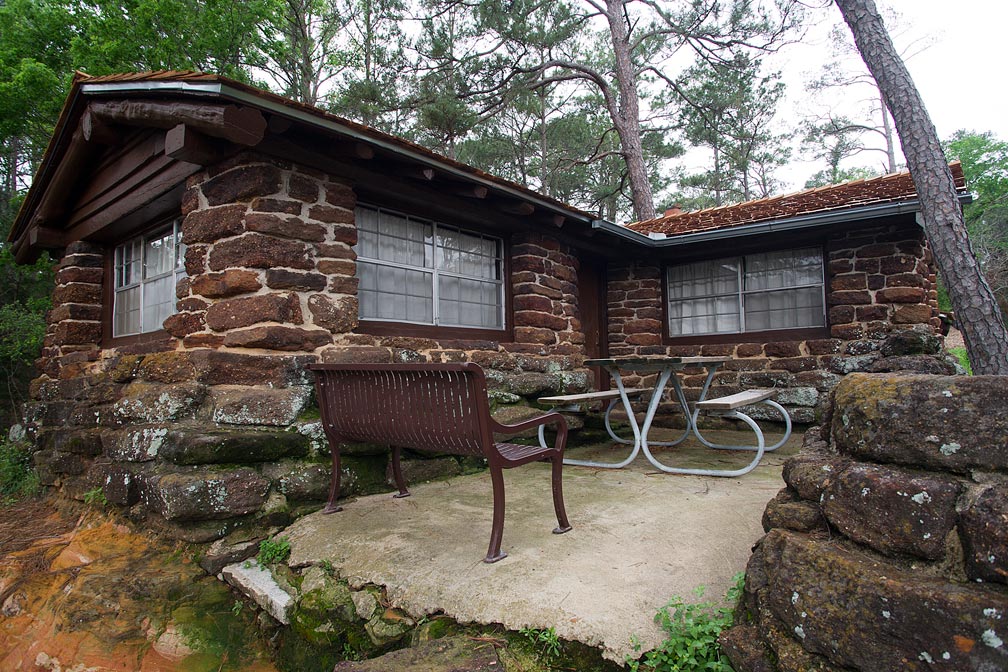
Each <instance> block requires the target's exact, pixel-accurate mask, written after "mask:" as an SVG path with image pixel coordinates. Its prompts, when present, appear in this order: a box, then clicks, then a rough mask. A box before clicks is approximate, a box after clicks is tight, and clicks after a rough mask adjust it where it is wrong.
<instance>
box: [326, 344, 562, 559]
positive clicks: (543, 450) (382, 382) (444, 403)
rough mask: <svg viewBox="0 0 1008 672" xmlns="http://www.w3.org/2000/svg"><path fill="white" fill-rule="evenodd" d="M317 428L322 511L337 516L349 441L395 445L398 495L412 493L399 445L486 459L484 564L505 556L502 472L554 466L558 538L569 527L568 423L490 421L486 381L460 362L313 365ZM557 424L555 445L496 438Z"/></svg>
mask: <svg viewBox="0 0 1008 672" xmlns="http://www.w3.org/2000/svg"><path fill="white" fill-rule="evenodd" d="M308 368H309V369H310V370H311V371H313V372H314V373H315V386H316V391H317V395H318V403H319V411H320V414H321V416H322V428H323V430H324V431H325V434H326V438H327V439H328V441H329V447H330V450H331V452H332V476H331V482H330V488H329V501H328V503H327V504H326V507H325V509H324V512H325V513H334V512H336V511H339V510H340V509H341V507H340V506H339V505H338V504H337V499H338V498H339V493H340V444H341V443H343V442H346V441H359V442H366V443H379V444H387V445H390V446H391V447H392V474H393V477H394V478H395V483H396V487H397V488H398V489H399V493H398V494H396V495H394V496H395V497H407V496H409V494H410V493H409V491H408V490H407V489H406V483H405V481H404V479H403V475H402V469H401V466H400V452H401V449H402V448H409V449H412V450H418V451H428V452H437V453H449V454H455V455H469V456H476V457H484V458H486V460H487V462H488V464H489V467H490V480H491V483H492V486H493V524H492V527H491V532H490V545H489V548H488V550H487V555H486V557H485V558H484V562H497V561H498V560H500V559H502V558H504V557H507V554H506V553H504V552H503V551H502V550H501V539H502V537H503V534H504V479H503V475H502V472H503V470H504V469H509V468H512V467H517V466H520V465H523V464H528V463H530V462H535V461H540V460H548V461H549V462H551V463H552V491H553V508H554V511H555V513H556V518H557V527H556V528H555V529H554V530H553V532H554V533H555V534H561V533H563V532H567V531H568V530H570V529H571V527H570V523H569V522H568V520H567V513H566V511H565V509H564V501H563V483H562V478H563V474H562V467H563V452H564V448H565V447H566V444H567V421H566V420H565V419H564V417H563V416H562V415H560V414H559V413H546V414H545V415H541V416H539V417H536V418H532V419H530V420H525V421H523V422H519V423H516V424H513V425H503V424H500V423H498V422H497V421H495V420H494V419H493V418H492V417H491V416H490V404H489V401H488V399H487V391H486V377H485V375H484V373H483V370H482V369H481V368H480V367H479V366H478V365H477V364H473V363H465V364H435V363H420V364H313V365H310V366H309V367H308ZM545 425H554V426H555V428H556V437H555V440H554V442H553V445H552V446H547V445H539V446H527V445H520V444H514V443H506V442H505V443H500V442H496V441H494V434H503V435H513V434H517V433H519V432H523V431H526V430H529V429H535V428H541V427H543V426H545Z"/></svg>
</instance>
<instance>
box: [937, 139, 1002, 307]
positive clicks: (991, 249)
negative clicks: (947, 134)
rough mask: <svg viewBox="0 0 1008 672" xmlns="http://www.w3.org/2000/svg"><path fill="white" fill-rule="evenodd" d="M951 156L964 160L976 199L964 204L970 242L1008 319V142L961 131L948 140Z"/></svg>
mask: <svg viewBox="0 0 1008 672" xmlns="http://www.w3.org/2000/svg"><path fill="white" fill-rule="evenodd" d="M945 151H946V154H947V155H948V157H949V158H950V159H959V160H960V161H962V165H963V173H965V175H966V186H967V187H969V189H970V191H971V192H973V194H974V195H975V199H974V200H973V201H972V202H971V203H968V204H966V205H965V206H964V207H963V217H964V219H965V220H966V229H967V231H968V232H969V237H970V244H971V245H972V247H973V252H974V253H975V254H976V257H977V261H978V262H979V263H980V269H981V270H982V271H983V274H984V277H985V278H986V279H987V282H988V283H989V284H990V286H991V289H992V290H994V295H995V297H996V298H997V301H998V304H999V305H1000V307H1001V312H1002V318H1003V319H1005V320H1008V142H1005V141H1003V140H999V139H998V138H997V137H996V136H995V135H994V134H993V133H991V132H989V131H988V132H987V133H976V132H967V131H957V132H956V133H955V135H953V136H952V138H951V139H950V140H949V141H948V142H946V143H945Z"/></svg>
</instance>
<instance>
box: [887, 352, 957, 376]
mask: <svg viewBox="0 0 1008 672" xmlns="http://www.w3.org/2000/svg"><path fill="white" fill-rule="evenodd" d="M868 371H870V372H871V373H890V372H902V373H911V372H912V373H929V374H933V375H939V376H951V375H953V374H955V372H956V368H955V364H953V363H952V362H950V361H948V360H947V359H944V358H942V357H937V356H935V355H898V356H895V357H883V358H881V359H879V360H877V361H875V362H874V363H872V365H871V366H870V367H868Z"/></svg>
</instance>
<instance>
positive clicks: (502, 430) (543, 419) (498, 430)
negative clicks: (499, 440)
mask: <svg viewBox="0 0 1008 672" xmlns="http://www.w3.org/2000/svg"><path fill="white" fill-rule="evenodd" d="M553 424H555V425H556V426H557V428H556V430H557V438H556V443H555V444H554V446H555V449H557V450H560V451H562V450H563V449H564V446H566V445H567V418H565V417H563V416H562V415H561V414H559V413H557V412H555V411H553V412H550V413H545V414H543V415H540V416H538V417H535V418H531V419H529V420H523V421H521V422H518V423H515V424H513V425H502V424H501V423H499V422H497V421H496V420H494V419H493V418H490V431H491V432H493V433H495V434H517V433H518V432H524V431H525V430H526V429H536V428H537V427H541V426H543V425H553Z"/></svg>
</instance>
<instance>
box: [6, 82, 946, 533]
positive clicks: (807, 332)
mask: <svg viewBox="0 0 1008 672" xmlns="http://www.w3.org/2000/svg"><path fill="white" fill-rule="evenodd" d="M951 169H952V170H953V173H954V175H955V178H956V184H957V185H958V186H959V187H960V188H963V187H964V180H963V175H962V169H961V167H960V166H959V165H958V164H953V165H952V166H951ZM964 197H965V196H964ZM918 216H919V215H918V203H917V198H916V194H915V192H914V188H913V184H912V182H911V180H910V177H909V175H908V174H906V173H901V174H894V175H887V176H884V177H880V178H875V179H871V180H864V181H858V182H853V183H848V184H842V185H836V186H831V187H824V188H820V189H815V190H810V191H804V192H799V193H796V194H791V195H788V196H780V197H773V198H768V199H764V200H760V201H754V202H749V203H743V204H739V205H734V206H728V207H722V208H715V209H710V210H704V211H701V212H692V213H673V212H669V213H666V215H665V216H663V217H661V218H658V219H655V220H653V221H649V222H638V223H636V224H631V225H629V226H619V225H616V224H613V223H610V222H606V221H601V220H599V219H598V218H596V217H595V216H594V215H592V214H590V213H587V212H583V211H581V210H578V209H575V208H572V207H570V206H567V205H565V204H563V203H560V202H558V201H555V200H553V199H551V198H548V197H545V196H543V195H541V194H538V193H535V192H532V191H530V190H527V189H525V188H523V187H521V186H519V185H516V184H513V183H511V182H508V181H506V180H502V179H500V178H497V177H494V176H493V175H488V174H486V173H483V172H481V171H479V170H476V169H474V168H471V167H469V166H466V165H463V164H460V163H458V162H455V161H453V160H450V159H447V158H445V157H443V156H439V155H437V154H434V153H432V152H430V151H428V150H426V149H423V148H421V147H419V146H417V145H414V144H412V143H409V142H407V141H405V140H402V139H399V138H396V137H392V136H390V135H387V134H384V133H382V132H379V131H376V130H374V129H371V128H368V127H365V126H362V125H360V124H357V123H354V122H351V121H347V120H345V119H341V118H339V117H337V116H334V115H332V114H329V113H326V112H323V111H322V110H319V109H316V108H313V107H309V106H306V105H301V104H298V103H294V102H292V101H289V100H286V99H284V98H281V97H279V96H275V95H272V94H269V93H265V92H263V91H260V90H257V89H254V88H252V87H249V86H247V85H244V84H241V83H239V82H235V81H231V80H228V79H226V78H223V77H219V76H216V75H208V74H195V73H187V72H160V73H137V74H124V75H113V76H107V77H87V76H83V75H81V76H78V77H77V78H76V80H75V81H74V83H73V87H72V89H71V92H70V94H69V97H68V99H67V102H66V105H65V107H64V109H63V112H62V114H61V116H60V118H59V121H58V123H57V125H56V130H55V133H54V135H53V138H52V141H51V143H50V146H49V148H48V150H47V153H46V155H45V158H44V161H43V163H42V166H41V168H40V170H39V172H38V175H37V176H36V179H35V181H34V183H33V185H32V188H31V190H30V191H29V193H28V195H27V197H26V199H25V201H24V204H23V206H22V208H21V211H20V213H19V215H18V217H17V220H16V222H15V224H14V227H13V229H12V232H11V236H10V244H11V245H12V246H13V249H14V251H15V254H16V256H17V258H18V259H19V260H22V261H23V260H26V259H30V258H32V257H34V256H37V255H38V254H40V253H41V252H42V251H44V250H48V251H49V252H50V253H51V254H53V255H54V256H55V258H57V259H59V265H58V272H57V276H56V281H57V285H56V288H55V291H54V293H53V309H52V311H51V312H50V313H49V316H48V331H47V337H46V340H45V346H44V349H43V352H42V356H41V358H40V360H39V362H38V364H39V370H40V377H39V378H38V379H37V380H36V381H35V382H34V384H33V386H32V390H31V396H32V401H31V402H30V403H29V404H28V406H27V408H26V427H27V428H28V430H29V432H30V435H31V436H32V437H33V438H34V440H35V442H36V444H37V448H38V452H37V453H36V463H37V465H38V466H39V469H40V472H41V473H42V475H43V479H44V481H45V482H46V483H48V484H51V485H59V486H63V487H66V488H67V489H68V491H69V492H71V494H73V493H78V494H79V493H80V492H82V491H84V490H87V489H91V488H93V487H96V486H101V487H103V488H104V491H105V494H106V496H107V497H108V499H109V500H110V501H112V502H114V503H116V504H119V505H123V506H130V507H134V510H136V511H140V512H141V513H153V514H156V515H155V516H153V518H154V519H156V520H157V521H159V522H160V523H162V524H163V526H164V527H165V528H166V529H167V530H168V531H169V532H171V533H174V534H176V536H179V537H182V538H186V539H191V540H207V539H212V538H215V537H219V536H221V535H222V534H225V533H226V532H227V530H228V528H229V526H231V525H232V523H234V522H235V521H237V522H242V521H247V520H249V519H251V518H255V519H259V520H261V519H262V518H263V517H266V518H267V519H268V520H276V521H282V520H283V519H284V518H285V517H288V516H290V515H293V514H294V513H296V510H297V508H298V506H300V505H302V504H305V505H311V506H315V505H316V504H315V502H317V501H318V500H322V499H324V497H325V488H326V483H327V478H328V476H327V460H326V458H325V456H324V455H319V453H320V452H324V451H325V448H324V446H325V444H324V441H323V440H322V436H321V433H320V431H319V425H318V422H317V420H316V418H317V415H315V414H313V412H312V409H311V406H312V380H311V377H310V376H309V375H307V374H306V372H305V370H304V367H305V365H306V364H307V363H310V362H312V361H316V360H322V361H328V362H337V361H351V362H388V361H473V362H477V363H478V364H480V365H481V366H482V367H483V368H484V369H485V370H486V371H487V375H488V378H489V380H490V382H491V385H492V391H491V395H492V401H493V403H494V404H495V407H496V409H497V410H496V412H497V413H498V414H499V416H500V417H501V419H502V420H504V421H507V420H508V419H509V418H514V417H518V416H519V415H520V414H521V413H523V412H527V411H528V408H527V407H528V406H529V405H531V404H532V403H533V402H534V399H535V397H537V396H539V395H541V394H542V393H544V392H559V391H563V392H575V391H583V390H586V389H589V388H592V387H599V386H604V385H606V384H607V381H605V380H603V379H602V378H601V377H599V374H598V373H597V372H595V371H592V370H589V369H587V368H585V367H584V366H583V365H582V362H583V360H584V359H585V358H588V357H598V356H607V355H608V356H619V355H632V354H638V355H662V354H673V355H700V354H704V355H714V354H717V355H722V354H727V355H732V356H734V358H735V359H734V360H733V361H732V362H731V363H730V364H729V365H728V366H727V367H726V369H725V370H724V371H723V372H721V373H719V374H718V377H717V380H716V383H715V384H716V391H718V392H725V393H729V392H731V391H735V390H736V389H737V388H745V387H751V386H775V387H778V388H781V390H782V391H781V393H780V396H779V399H780V401H781V402H782V403H783V404H784V405H785V406H786V407H787V408H788V410H789V412H790V413H791V415H792V417H793V419H794V420H795V421H796V422H798V423H811V422H814V421H815V420H816V414H817V412H819V410H818V409H820V408H821V405H822V404H821V402H822V401H824V400H825V394H824V393H826V392H828V391H829V390H830V389H832V388H833V387H834V386H835V385H836V383H837V382H838V381H839V379H840V377H841V376H842V375H843V374H846V373H849V372H853V371H865V370H873V369H874V370H879V369H880V368H881V370H885V366H886V357H885V356H884V355H885V354H886V353H883V352H881V349H880V345H881V344H882V342H883V340H884V338H885V337H886V336H887V335H888V334H890V333H891V332H893V331H894V330H900V329H903V328H904V327H908V328H913V329H915V330H918V331H923V332H926V333H928V334H931V333H933V332H934V331H935V329H936V328H937V327H938V325H939V322H938V320H937V304H936V292H935V275H934V269H933V266H932V264H931V257H930V253H929V251H928V249H927V244H926V242H925V239H924V236H923V231H922V228H921V226H920V224H919V222H918V220H917V218H918ZM701 380H702V376H700V375H695V376H689V377H688V378H687V380H686V382H687V388H690V387H692V389H693V390H694V394H695V393H696V388H697V387H698V385H699V381H701ZM435 462H438V464H437V468H438V469H448V470H449V471H450V470H452V469H459V470H460V469H463V468H465V466H466V465H464V464H459V463H457V462H454V461H451V460H449V463H448V464H446V463H444V461H443V460H442V461H435ZM385 463H386V457H385V455H384V454H383V453H381V452H380V451H376V450H375V449H374V448H373V447H370V448H369V447H364V448H362V449H360V450H359V451H358V452H357V453H356V454H354V453H353V451H351V455H350V456H349V458H348V459H347V460H346V461H345V464H346V468H347V470H348V471H347V473H346V474H345V475H344V484H345V492H346V493H347V494H354V493H355V492H367V491H369V489H374V488H378V487H384V484H383V483H382V482H381V481H383V479H384V476H385V471H384V470H385V468H386V464H385ZM432 464H433V463H432V462H430V461H427V462H423V463H421V462H419V461H418V462H417V463H416V466H415V467H414V468H415V469H417V471H418V472H419V473H421V474H422V473H426V472H425V471H424V470H425V469H432V468H434V467H433V466H432ZM376 473H377V474H378V476H374V474H376ZM369 474H370V475H369ZM135 505H136V506H135Z"/></svg>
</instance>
